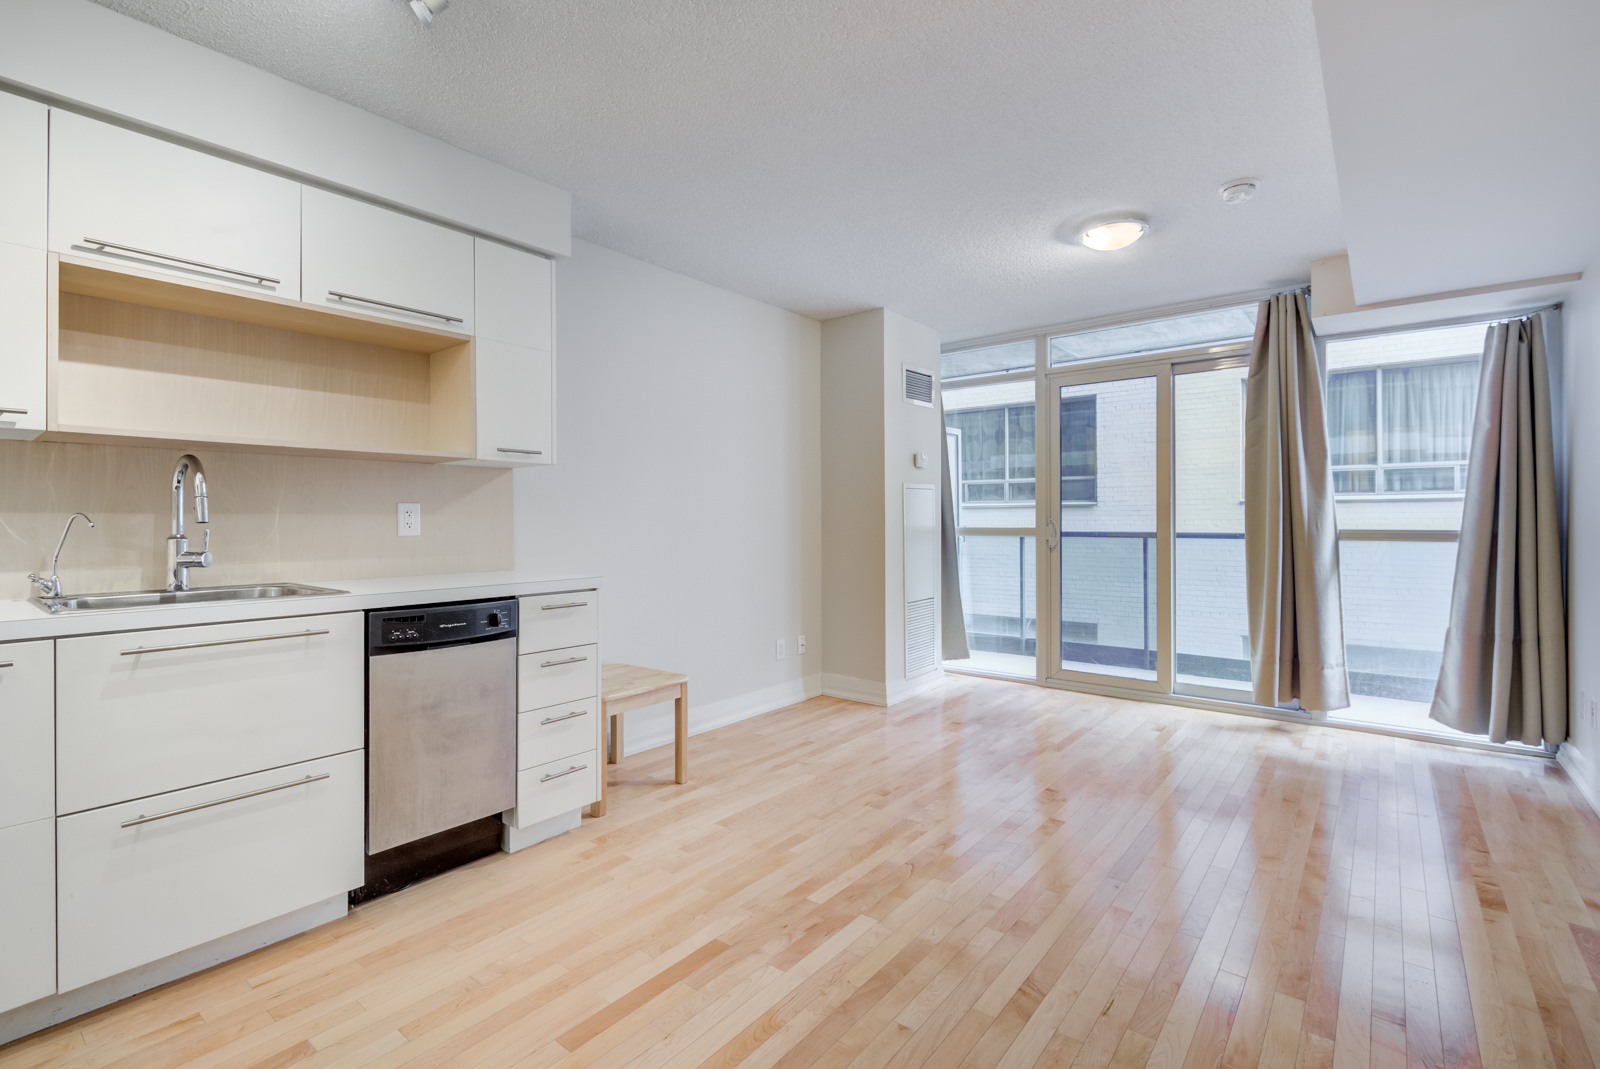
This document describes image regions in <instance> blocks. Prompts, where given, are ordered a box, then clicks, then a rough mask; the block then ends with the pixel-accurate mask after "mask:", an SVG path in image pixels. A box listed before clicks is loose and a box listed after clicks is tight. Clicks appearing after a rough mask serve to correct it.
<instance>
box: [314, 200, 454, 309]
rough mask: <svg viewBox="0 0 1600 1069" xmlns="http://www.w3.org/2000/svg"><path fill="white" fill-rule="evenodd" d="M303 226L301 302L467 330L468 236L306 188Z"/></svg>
mask: <svg viewBox="0 0 1600 1069" xmlns="http://www.w3.org/2000/svg"><path fill="white" fill-rule="evenodd" d="M301 226H302V241H303V245H304V257H305V260H304V266H305V282H304V292H305V296H304V300H305V302H306V303H307V304H314V305H320V306H323V307H328V308H343V309H346V310H349V311H356V312H364V313H366V314H367V315H375V316H383V317H384V318H386V319H399V320H402V321H404V322H407V323H424V324H427V325H429V326H434V327H441V328H443V329H445V330H453V331H458V332H460V333H462V334H471V333H472V238H471V237H469V236H468V235H466V234H463V233H461V232H460V231H458V230H451V229H449V228H448V227H442V226H439V225H437V224H435V223H428V222H424V221H422V220H421V219H413V218H412V217H411V216H409V215H401V214H400V213H399V212H392V211H390V210H389V209H387V208H379V207H377V206H376V205H372V204H364V203H362V202H361V201H358V200H351V199H350V198H349V197H341V196H339V195H338V194H337V193H329V192H327V191H325V190H321V189H312V188H310V187H309V186H308V187H306V189H305V191H304V195H303V200H302V212H301ZM341 294H342V295H343V296H340V295H341Z"/></svg>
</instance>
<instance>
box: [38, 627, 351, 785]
mask: <svg viewBox="0 0 1600 1069" xmlns="http://www.w3.org/2000/svg"><path fill="white" fill-rule="evenodd" d="M364 631H365V628H364V626H363V621H362V614H361V613H358V612H355V613H339V614H336V615H328V616H299V617H293V618H290V619H280V620H254V621H250V622H248V623H234V624H212V625H207V626H205V627H176V628H164V629H162V630H159V631H135V632H128V633H124V634H120V635H93V636H87V637H84V638H72V639H62V640H60V641H59V642H57V644H56V776H57V780H56V812H57V813H74V812H77V811H78V810H80V809H93V808H95V807H96V806H102V805H108V804H110V803H112V802H121V801H123V800H125V799H129V798H140V797H143V796H145V795H149V794H159V793H161V792H163V791H171V790H176V789H178V788H180V787H189V786H193V785H194V784H197V783H208V782H210V781H212V780H219V779H226V778H227V777H229V776H239V775H243V774H245V773H247V772H256V771H259V770H261V769H264V768H274V767H277V766H279V765H288V764H293V763H294V762H296V761H305V760H307V759H309V758H312V757H321V756H324V755H326V754H330V753H341V752H343V751H345V750H354V749H357V748H359V747H360V746H361V745H362V735H363V726H362V708H363V701H364V698H365V695H364V693H363V690H364V684H363V675H364V669H365V664H366V657H365V645H364V642H363V635H364ZM185 647H188V648H185ZM139 650H143V651H144V652H135V651H139Z"/></svg>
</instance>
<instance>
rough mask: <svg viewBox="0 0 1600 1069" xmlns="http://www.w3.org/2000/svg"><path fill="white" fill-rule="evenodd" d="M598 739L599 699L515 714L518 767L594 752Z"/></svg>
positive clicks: (587, 699) (589, 699)
mask: <svg viewBox="0 0 1600 1069" xmlns="http://www.w3.org/2000/svg"><path fill="white" fill-rule="evenodd" d="M599 739H600V699H599V698H585V699H583V700H582V701H579V702H572V703H570V704H568V705H553V706H551V707H550V708H548V709H535V710H534V711H533V712H531V713H518V714H517V768H519V769H523V768H532V767H533V766H534V765H538V764H543V763H545V762H546V761H551V760H554V759H555V758H558V757H566V756H568V755H570V754H575V753H582V752H583V751H585V750H594V749H597V748H598V746H599Z"/></svg>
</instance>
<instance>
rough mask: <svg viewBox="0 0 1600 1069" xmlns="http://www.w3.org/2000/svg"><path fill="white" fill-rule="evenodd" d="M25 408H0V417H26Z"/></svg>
mask: <svg viewBox="0 0 1600 1069" xmlns="http://www.w3.org/2000/svg"><path fill="white" fill-rule="evenodd" d="M27 414H28V410H27V409H26V408H0V416H26V415H27Z"/></svg>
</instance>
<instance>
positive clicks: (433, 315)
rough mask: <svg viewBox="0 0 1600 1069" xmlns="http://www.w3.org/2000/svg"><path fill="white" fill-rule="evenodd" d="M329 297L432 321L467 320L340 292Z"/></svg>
mask: <svg viewBox="0 0 1600 1069" xmlns="http://www.w3.org/2000/svg"><path fill="white" fill-rule="evenodd" d="M328 296H329V297H332V298H333V299H334V300H337V301H359V302H361V303H362V304H375V305H377V306H378V307H379V308H393V309H394V310H395V311H396V312H410V313H411V314H412V315H418V316H428V317H429V318H432V319H442V320H444V321H445V322H446V323H464V322H466V320H464V319H462V318H461V317H460V316H447V315H445V314H444V313H443V312H430V311H428V310H427V309H426V308H412V307H411V306H410V305H406V304H390V303H389V302H388V301H379V300H374V299H373V298H371V297H357V296H356V295H355V294H353V293H340V292H339V291H338V290H329V291H328Z"/></svg>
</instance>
